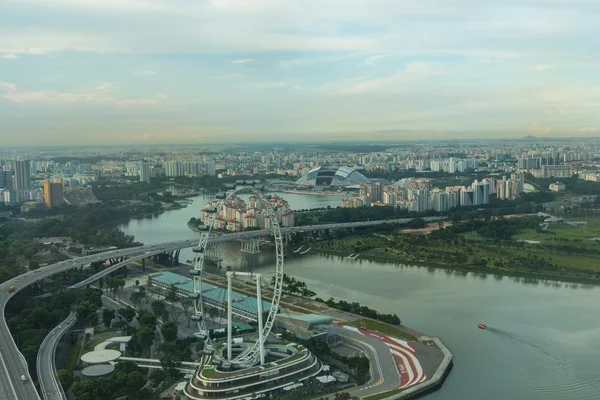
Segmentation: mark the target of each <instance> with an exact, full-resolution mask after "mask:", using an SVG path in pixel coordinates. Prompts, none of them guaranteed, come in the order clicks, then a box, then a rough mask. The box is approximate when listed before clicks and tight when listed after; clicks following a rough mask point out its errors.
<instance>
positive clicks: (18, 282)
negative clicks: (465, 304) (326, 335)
mask: <svg viewBox="0 0 600 400" xmlns="http://www.w3.org/2000/svg"><path fill="white" fill-rule="evenodd" d="M424 219H425V220H426V221H436V220H440V219H444V217H427V218H424ZM411 220H412V218H402V219H393V220H380V221H364V222H349V223H338V224H323V225H309V226H297V227H288V228H281V232H282V233H284V234H285V233H297V232H310V231H320V230H328V229H329V230H330V229H348V228H358V227H367V226H376V225H382V224H405V223H408V222H409V221H411ZM267 235H270V230H256V231H249V232H239V233H229V234H224V235H220V236H216V235H215V236H211V237H210V238H209V243H217V242H226V241H231V240H241V239H247V238H253V237H260V236H267ZM197 243H198V241H197V240H183V241H175V242H169V243H161V244H155V245H148V246H141V247H133V248H127V249H119V250H113V251H108V252H105V253H99V254H93V255H89V256H83V257H78V258H74V259H70V260H66V261H61V262H58V263H55V264H52V265H48V266H46V267H43V268H40V269H37V270H35V271H30V272H26V273H24V274H22V275H19V276H17V277H15V278H13V279H10V280H9V281H6V282H4V283H2V284H0V310H1V313H2V318H1V320H0V400H29V399H39V398H40V397H39V395H38V394H37V391H36V389H35V386H34V385H33V382H32V381H31V376H29V372H28V367H27V363H26V361H25V358H24V357H23V355H22V354H21V353H20V352H19V350H18V348H17V345H16V343H15V342H14V340H13V338H12V336H11V334H10V330H9V328H8V325H7V323H6V319H5V317H4V309H5V307H6V304H7V303H8V301H9V300H10V298H11V297H12V296H14V295H15V294H17V293H18V292H19V291H21V290H23V289H25V288H26V287H27V286H29V285H31V284H33V283H35V282H37V281H39V280H41V279H44V278H47V277H50V276H52V275H55V274H59V273H62V272H64V271H68V270H70V269H73V268H78V267H80V266H81V265H84V264H89V263H94V262H101V261H105V260H107V259H111V258H119V257H130V258H129V259H128V260H126V261H124V262H121V263H119V264H116V265H114V266H112V267H109V268H106V269H105V270H103V271H102V272H101V273H99V274H96V275H94V276H93V277H91V278H88V279H87V280H86V281H84V282H85V283H84V282H80V283H79V284H77V285H75V286H76V287H80V286H84V285H87V284H89V283H91V282H93V281H96V280H98V279H100V278H102V277H103V276H106V275H108V274H110V273H111V272H113V271H114V270H116V269H118V268H122V267H123V266H125V265H127V264H128V263H131V262H133V261H136V260H139V259H142V258H146V257H150V256H152V255H155V254H160V253H164V252H167V251H173V250H177V249H182V248H188V247H193V246H195V245H196V244H197ZM13 285H14V286H15V290H14V291H13V292H9V291H8V289H9V287H10V286H13ZM22 375H25V377H26V379H27V380H26V382H22V381H21V376H22Z"/></svg>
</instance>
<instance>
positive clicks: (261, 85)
mask: <svg viewBox="0 0 600 400" xmlns="http://www.w3.org/2000/svg"><path fill="white" fill-rule="evenodd" d="M248 86H250V87H253V88H260V89H267V88H279V87H285V86H288V83H287V82H284V81H276V82H250V83H249V84H248Z"/></svg>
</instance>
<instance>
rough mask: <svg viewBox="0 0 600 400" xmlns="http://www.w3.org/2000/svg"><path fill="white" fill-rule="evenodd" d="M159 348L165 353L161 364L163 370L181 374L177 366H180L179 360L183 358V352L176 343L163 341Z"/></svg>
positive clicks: (174, 375) (172, 373) (172, 374)
mask: <svg viewBox="0 0 600 400" xmlns="http://www.w3.org/2000/svg"><path fill="white" fill-rule="evenodd" d="M188 348H189V347H188ZM159 350H160V351H161V352H162V353H163V356H162V357H161V358H160V365H161V366H162V367H163V370H164V371H165V372H166V373H167V374H169V375H171V376H173V377H176V376H177V375H178V374H179V372H177V369H176V368H177V367H178V366H179V361H180V360H181V359H182V358H183V354H182V353H181V351H179V349H178V348H177V346H176V345H175V343H161V344H160V346H159Z"/></svg>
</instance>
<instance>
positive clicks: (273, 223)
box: [193, 186, 284, 364]
mask: <svg viewBox="0 0 600 400" xmlns="http://www.w3.org/2000/svg"><path fill="white" fill-rule="evenodd" d="M244 190H250V191H251V192H252V194H254V195H256V196H257V197H259V198H260V199H261V201H262V202H263V203H264V204H265V205H266V207H265V208H266V210H267V212H268V215H269V218H270V229H269V231H270V236H273V239H274V242H275V255H276V265H275V278H276V279H275V284H274V287H273V288H272V290H273V296H272V298H271V299H270V300H271V306H270V308H269V313H268V315H267V317H266V318H265V319H263V321H264V322H263V326H262V327H259V328H262V337H263V341H266V340H267V338H268V336H269V335H270V333H271V330H272V328H273V325H274V322H275V317H276V315H277V313H278V311H279V304H280V300H281V295H282V292H283V260H284V254H283V238H282V233H281V228H280V225H279V221H278V219H277V214H276V212H275V209H274V208H273V205H272V204H271V202H270V199H269V198H267V197H266V196H265V195H264V194H263V193H262V192H261V191H259V190H257V189H255V188H253V187H246V186H244V187H240V188H236V189H234V190H231V191H228V192H227V194H226V196H225V197H224V198H223V199H219V201H218V202H217V205H216V207H212V211H211V215H210V216H209V217H208V220H207V223H205V225H206V226H207V229H206V230H205V231H203V232H202V234H201V236H200V239H199V243H198V247H199V248H200V249H201V250H202V251H203V253H202V254H201V255H200V256H197V257H195V259H194V267H193V269H194V270H197V271H199V274H200V275H199V279H198V280H199V283H198V285H197V284H196V276H195V277H194V278H195V280H194V282H195V284H194V295H196V290H197V289H198V294H197V297H196V306H195V311H196V315H198V313H200V314H201V320H200V321H198V329H199V331H200V332H202V331H205V332H206V333H207V335H206V336H207V338H206V343H207V344H208V345H209V346H212V345H213V340H212V339H211V338H210V335H208V331H207V330H206V316H207V313H206V311H205V309H204V306H203V304H202V303H203V296H202V274H203V272H204V256H205V255H204V252H205V250H206V246H207V244H208V242H209V238H210V233H211V232H212V230H213V227H214V224H215V221H216V220H217V217H218V215H219V214H220V213H221V210H222V209H223V207H224V205H225V203H227V202H228V201H229V200H230V199H231V198H232V197H233V196H235V195H236V194H237V193H239V192H241V191H244ZM198 303H199V304H198ZM259 345H260V339H257V340H256V341H255V342H254V343H253V344H252V345H251V346H249V347H248V348H247V349H246V350H244V351H243V352H242V353H241V354H239V355H238V356H236V357H235V358H233V359H232V360H231V361H230V362H231V363H233V364H235V363H239V364H243V363H249V362H252V361H256V360H255V359H256V357H257V352H258V347H259Z"/></svg>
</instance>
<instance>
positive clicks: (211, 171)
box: [206, 161, 217, 176]
mask: <svg viewBox="0 0 600 400" xmlns="http://www.w3.org/2000/svg"><path fill="white" fill-rule="evenodd" d="M206 174H207V175H210V176H215V175H217V165H216V164H215V163H214V161H209V162H207V163H206Z"/></svg>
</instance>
